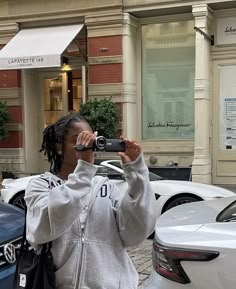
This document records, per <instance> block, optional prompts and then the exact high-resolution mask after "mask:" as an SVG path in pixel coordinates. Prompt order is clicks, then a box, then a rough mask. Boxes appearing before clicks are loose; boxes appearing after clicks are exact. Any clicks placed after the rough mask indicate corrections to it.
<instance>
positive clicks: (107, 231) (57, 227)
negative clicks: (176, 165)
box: [25, 114, 156, 289]
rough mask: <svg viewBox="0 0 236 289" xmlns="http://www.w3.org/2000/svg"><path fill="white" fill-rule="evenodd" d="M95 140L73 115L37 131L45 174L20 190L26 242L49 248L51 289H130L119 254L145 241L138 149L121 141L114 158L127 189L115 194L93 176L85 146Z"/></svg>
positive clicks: (130, 270)
mask: <svg viewBox="0 0 236 289" xmlns="http://www.w3.org/2000/svg"><path fill="white" fill-rule="evenodd" d="M95 138H96V133H93V132H92V129H91V127H90V125H89V124H88V123H87V121H86V120H85V119H83V118H82V117H81V116H79V115H78V114H75V115H68V116H65V117H63V118H61V119H59V120H58V121H57V122H56V123H55V124H53V125H50V126H48V127H47V128H46V129H45V131H44V136H43V143H42V148H41V151H44V153H45V154H46V155H47V158H48V161H49V162H50V163H51V167H50V172H46V173H44V174H42V175H41V176H40V177H39V178H34V179H33V180H31V182H30V183H29V185H28V187H27V189H26V196H25V201H26V205H27V209H28V211H27V239H28V241H29V242H30V243H31V244H32V245H33V247H34V248H35V249H37V248H40V245H41V244H43V243H47V242H49V241H52V254H53V260H54V265H55V268H56V288H58V289H59V288H60V289H72V288H73V289H136V288H137V286H138V274H137V272H136V271H135V269H134V267H133V264H132V262H131V260H130V259H129V257H128V254H127V252H126V250H125V249H126V248H127V247H130V246H136V245H138V244H140V243H141V242H142V241H144V240H145V239H146V238H147V237H148V236H149V235H150V234H151V233H152V232H153V231H154V225H155V221H156V206H155V202H156V201H155V197H154V193H153V192H152V190H151V186H150V182H149V177H148V169H147V167H146V165H145V164H144V159H143V155H142V152H141V148H140V145H139V144H137V143H136V142H134V141H130V140H126V139H124V138H123V137H122V139H123V140H124V141H125V143H126V149H125V152H119V153H118V154H119V155H120V157H121V160H122V164H123V168H124V174H125V178H126V181H127V183H128V190H127V192H120V191H119V190H118V188H117V187H116V186H115V185H114V184H113V183H111V182H110V181H109V180H108V179H107V178H103V177H100V176H95V174H96V166H94V165H93V162H94V156H93V152H92V150H86V151H76V150H75V149H74V147H75V145H84V146H85V147H91V146H92V143H93V141H94V139H95Z"/></svg>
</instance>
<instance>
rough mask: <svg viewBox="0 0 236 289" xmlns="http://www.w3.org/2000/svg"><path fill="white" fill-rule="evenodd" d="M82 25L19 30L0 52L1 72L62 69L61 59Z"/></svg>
mask: <svg viewBox="0 0 236 289" xmlns="http://www.w3.org/2000/svg"><path fill="white" fill-rule="evenodd" d="M82 28H83V25H82V24H78V25H65V26H53V27H42V28H30V29H22V30H20V31H19V32H18V33H17V34H16V36H14V37H13V38H12V40H10V41H9V42H8V44H7V45H6V46H4V47H3V48H2V49H1V50H0V70H4V69H24V68H42V67H55V66H61V55H62V53H63V52H64V51H65V49H66V48H67V47H68V46H69V44H70V43H71V42H72V41H73V39H74V38H75V37H76V35H77V34H78V33H79V32H80V31H81V29H82Z"/></svg>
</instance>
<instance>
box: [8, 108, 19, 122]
mask: <svg viewBox="0 0 236 289" xmlns="http://www.w3.org/2000/svg"><path fill="white" fill-rule="evenodd" d="M8 111H9V113H10V114H11V122H14V123H19V124H22V106H9V107H8Z"/></svg>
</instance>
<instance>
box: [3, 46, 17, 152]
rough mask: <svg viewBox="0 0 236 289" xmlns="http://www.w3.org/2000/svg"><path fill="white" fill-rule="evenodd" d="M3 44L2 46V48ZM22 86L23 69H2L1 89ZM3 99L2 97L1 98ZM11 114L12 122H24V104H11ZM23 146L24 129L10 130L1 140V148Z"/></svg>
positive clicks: (9, 108)
mask: <svg viewBox="0 0 236 289" xmlns="http://www.w3.org/2000/svg"><path fill="white" fill-rule="evenodd" d="M2 47H3V45H1V46H0V49H1V48H2ZM20 87H21V71H20V70H0V89H4V88H20ZM0 101H1V99H0ZM8 110H9V113H10V114H11V122H12V123H17V124H22V106H9V107H8ZM21 147H23V132H22V130H17V131H9V135H8V137H7V139H6V140H0V148H21Z"/></svg>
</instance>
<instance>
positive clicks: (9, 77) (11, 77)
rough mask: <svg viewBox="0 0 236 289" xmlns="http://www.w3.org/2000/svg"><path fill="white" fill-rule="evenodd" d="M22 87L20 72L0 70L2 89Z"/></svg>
mask: <svg viewBox="0 0 236 289" xmlns="http://www.w3.org/2000/svg"><path fill="white" fill-rule="evenodd" d="M12 87H21V72H20V71H19V70H0V88H12Z"/></svg>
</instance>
